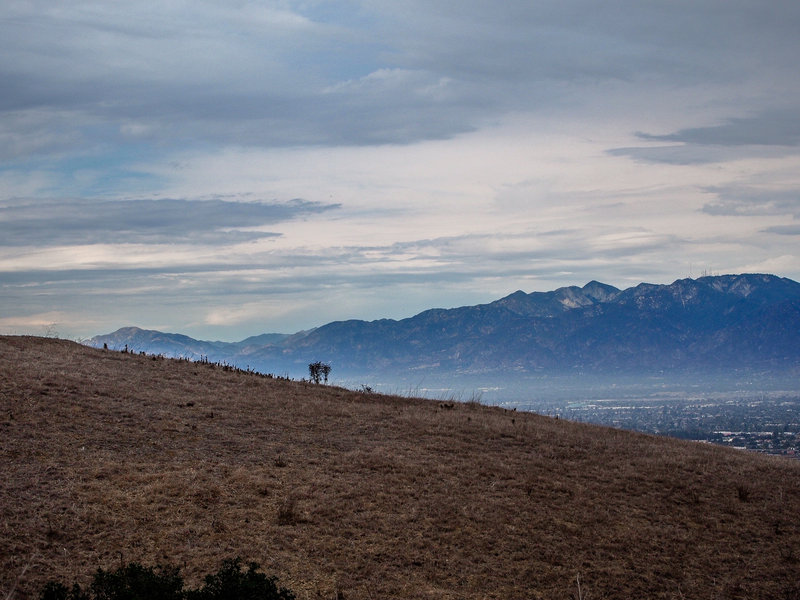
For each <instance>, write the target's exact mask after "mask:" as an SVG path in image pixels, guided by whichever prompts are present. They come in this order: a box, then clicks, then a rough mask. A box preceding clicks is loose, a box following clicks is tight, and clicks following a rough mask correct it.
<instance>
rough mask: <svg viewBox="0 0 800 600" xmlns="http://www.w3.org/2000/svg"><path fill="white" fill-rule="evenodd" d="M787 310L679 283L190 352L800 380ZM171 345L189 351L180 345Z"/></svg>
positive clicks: (792, 313)
mask: <svg viewBox="0 0 800 600" xmlns="http://www.w3.org/2000/svg"><path fill="white" fill-rule="evenodd" d="M798 302H800V284H798V283H797V282H794V281H791V280H789V279H784V278H779V277H775V276H773V275H759V274H756V275H725V276H719V277H701V278H699V279H681V280H678V281H675V282H674V283H672V284H670V285H653V284H640V285H638V286H636V287H632V288H629V289H626V290H619V289H617V288H615V287H613V286H609V285H605V284H602V283H599V282H596V281H593V282H590V283H588V284H586V285H585V286H584V287H582V288H580V287H575V286H572V287H565V288H560V289H558V290H554V291H551V292H535V293H531V294H526V293H524V292H521V291H518V292H515V293H513V294H511V295H509V296H507V297H505V298H502V299H500V300H497V301H495V302H492V303H489V304H483V305H478V306H465V307H461V308H455V309H433V310H428V311H425V312H422V313H420V314H418V315H416V316H414V317H411V318H408V319H403V320H400V321H395V320H390V319H383V320H378V321H372V322H366V321H357V320H353V321H340V322H334V323H328V324H327V325H323V326H321V327H319V328H317V329H315V330H313V331H310V332H302V333H301V334H298V335H294V336H290V337H284V338H277V337H273V338H269V343H265V344H264V345H261V346H259V345H258V344H249V345H248V346H247V348H246V350H245V349H244V348H242V346H241V344H228V345H220V344H219V343H214V342H202V343H200V342H198V343H197V345H196V348H198V349H201V353H204V354H206V355H210V356H213V357H216V359H217V360H225V361H228V362H232V363H235V364H239V365H240V366H243V364H244V363H247V364H248V365H250V366H253V367H254V368H258V369H260V370H264V371H267V372H275V373H284V372H286V373H290V374H292V375H294V376H302V375H303V374H304V372H305V367H306V365H307V364H308V363H309V362H311V361H315V360H323V361H328V362H330V363H332V364H333V365H334V369H335V372H336V373H337V374H338V375H359V376H368V375H374V374H377V373H391V374H398V373H402V372H405V373H413V372H421V373H422V372H424V373H429V374H438V375H440V376H441V375H452V374H458V373H461V374H489V375H493V376H495V377H507V376H508V375H509V374H510V373H517V374H524V373H540V372H551V373H573V372H581V373H604V374H607V373H636V372H645V373H653V372H655V373H658V372H662V371H675V372H714V373H716V372H724V371H731V370H747V369H751V370H757V371H760V370H770V369H776V370H785V369H798V368H800V317H798V310H797V306H798ZM112 336H113V337H108V336H98V337H96V338H93V340H92V343H93V344H94V345H101V344H102V343H103V342H106V341H107V340H108V339H113V347H120V343H121V342H122V341H123V340H124V339H125V334H124V332H122V333H121V332H116V333H115V334H112ZM133 338H135V339H136V340H137V343H136V344H134V343H133V342H131V347H139V346H138V344H139V343H140V340H141V337H140V336H139V335H138V334H137V335H136V336H132V339H133ZM264 341H265V342H266V341H267V340H264ZM174 342H175V346H176V347H181V348H184V347H185V348H194V347H193V346H192V345H191V344H190V343H189V342H188V341H186V340H184V339H177V338H176V339H175V341H174ZM203 344H208V346H204V345H203ZM145 345H146V344H145ZM162 347H166V346H159V345H157V344H154V348H156V349H157V348H162ZM144 349H146V350H148V351H156V350H151V349H148V348H144ZM173 354H174V353H173Z"/></svg>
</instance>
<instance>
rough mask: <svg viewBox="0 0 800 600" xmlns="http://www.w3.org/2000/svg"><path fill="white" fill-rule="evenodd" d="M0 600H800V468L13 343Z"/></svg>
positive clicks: (5, 428) (1, 421)
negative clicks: (49, 597) (245, 573)
mask: <svg viewBox="0 0 800 600" xmlns="http://www.w3.org/2000/svg"><path fill="white" fill-rule="evenodd" d="M0 464H1V465H2V483H0V598H6V597H7V596H8V595H9V594H10V592H11V589H12V587H14V586H15V585H16V590H15V592H14V598H16V599H25V598H32V597H35V596H36V595H37V593H38V590H39V589H40V586H41V585H42V584H43V583H44V581H45V580H46V579H48V578H53V577H58V578H61V579H62V580H65V581H69V582H72V581H74V580H78V581H80V582H81V583H86V582H87V581H88V580H89V578H90V577H91V575H92V573H93V572H94V570H95V569H96V568H97V567H98V566H101V567H104V568H110V567H115V566H117V565H118V564H119V563H120V562H122V561H124V562H129V561H134V560H135V561H139V562H142V563H144V564H146V565H155V564H157V563H164V562H169V563H171V564H176V565H179V566H181V567H182V572H183V574H184V575H185V577H186V579H187V584H188V585H196V584H197V583H199V578H200V576H201V575H203V574H206V573H210V572H213V571H216V569H217V568H218V567H219V565H220V562H221V560H222V559H224V558H230V557H234V556H237V555H238V556H241V557H242V558H243V559H245V560H248V561H249V560H254V561H256V562H259V563H260V564H261V565H262V567H263V569H264V570H265V571H266V572H267V573H273V574H276V575H278V576H279V577H280V580H281V584H282V585H285V586H287V587H289V588H290V589H292V590H293V591H294V592H295V593H296V594H297V597H298V598H299V599H301V600H303V599H306V598H330V599H333V598H336V597H337V593H341V594H342V595H343V597H344V598H347V599H361V598H363V599H378V598H437V599H438V598H441V599H444V598H448V599H450V598H452V599H455V598H459V599H460V598H468V599H471V598H475V599H477V598H563V599H567V598H576V597H577V596H578V585H577V584H578V581H579V582H580V589H581V595H582V597H583V598H589V599H591V600H594V599H599V598H704V599H706V598H707V599H713V598H764V599H767V598H769V599H776V598H777V599H790V598H798V597H800V584H798V580H799V579H800V578H799V577H798V575H799V574H800V523H799V520H798V515H799V514H800V462H795V461H789V460H786V459H778V458H768V457H763V456H758V455H752V454H744V453H740V452H736V451H732V450H728V449H724V448H717V447H711V446H706V445H699V444H693V443H687V442H681V441H678V440H670V439H663V438H655V437H649V436H645V435H639V434H635V433H630V432H623V431H615V430H610V429H604V428H600V427H595V426H589V425H582V424H577V423H569V422H565V421H557V420H552V419H549V418H545V417H541V416H537V415H532V414H522V413H516V412H507V411H504V410H502V409H499V408H491V407H483V406H479V405H476V404H474V403H473V404H456V405H455V406H454V407H453V408H448V409H445V408H443V407H441V406H440V403H437V402H431V401H422V400H414V399H407V398H397V397H387V396H372V395H366V394H361V393H357V392H350V391H347V390H343V389H339V388H334V387H325V386H314V385H311V384H304V383H299V382H288V381H279V380H269V379H264V378H260V377H256V376H252V375H244V374H236V373H230V372H223V371H222V370H221V369H215V368H213V367H211V366H207V365H197V364H190V363H185V362H177V361H168V360H154V359H153V358H151V357H143V356H137V355H130V354H120V353H116V352H104V351H101V350H93V349H89V348H85V347H82V346H79V345H77V344H73V343H70V342H66V341H60V340H51V339H37V338H25V337H0Z"/></svg>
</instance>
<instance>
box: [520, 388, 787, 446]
mask: <svg viewBox="0 0 800 600" xmlns="http://www.w3.org/2000/svg"><path fill="white" fill-rule="evenodd" d="M535 412H540V413H542V414H549V415H551V416H558V417H560V418H564V419H570V420H573V421H582V422H587V423H596V424H600V425H607V426H609V427H616V428H620V429H629V430H634V431H642V432H645V433H653V434H658V435H667V436H671V437H677V438H683V439H689V440H697V441H704V442H710V443H714V444H719V445H723V446H730V447H733V448H741V449H745V450H752V451H757V452H762V453H765V454H777V455H783V456H790V457H793V458H800V393H797V392H788V391H771V392H758V393H756V394H754V395H749V394H748V393H741V392H717V393H714V392H710V393H702V394H698V395H689V396H680V395H677V394H676V395H674V396H660V397H655V398H652V397H650V398H624V399H619V398H593V399H590V400H581V401H574V402H567V403H566V404H559V403H549V404H544V405H542V406H539V407H536V410H535Z"/></svg>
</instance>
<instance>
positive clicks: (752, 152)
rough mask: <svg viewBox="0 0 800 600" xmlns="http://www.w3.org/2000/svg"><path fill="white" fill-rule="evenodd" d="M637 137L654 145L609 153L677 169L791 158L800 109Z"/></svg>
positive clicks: (799, 139) (799, 132)
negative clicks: (760, 159)
mask: <svg viewBox="0 0 800 600" xmlns="http://www.w3.org/2000/svg"><path fill="white" fill-rule="evenodd" d="M636 136H637V137H638V138H639V139H640V140H642V141H644V142H650V143H651V144H650V145H648V146H630V147H625V148H613V149H611V150H609V151H608V152H609V153H610V154H612V155H615V156H630V157H631V158H634V159H636V160H641V161H646V162H661V163H667V164H675V165H692V164H708V163H715V162H717V163H719V162H725V161H730V160H740V159H743V158H780V157H783V156H791V155H795V154H798V150H797V147H798V146H800V105H798V106H796V107H794V108H790V109H789V108H787V109H780V110H778V109H770V110H766V111H763V112H761V113H760V114H758V115H756V116H752V117H743V118H728V119H726V120H725V121H724V122H723V123H721V124H718V125H710V126H705V127H690V128H686V129H681V130H678V131H676V132H673V133H668V134H651V133H643V132H638V133H637V134H636ZM654 144H655V145H654Z"/></svg>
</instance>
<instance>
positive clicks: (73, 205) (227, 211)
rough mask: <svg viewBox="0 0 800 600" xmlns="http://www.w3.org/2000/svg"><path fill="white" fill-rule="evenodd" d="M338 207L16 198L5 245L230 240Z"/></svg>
mask: <svg viewBox="0 0 800 600" xmlns="http://www.w3.org/2000/svg"><path fill="white" fill-rule="evenodd" d="M337 207H338V206H337V205H335V204H321V203H318V202H309V201H304V200H292V201H290V202H284V203H279V202H274V201H273V202H258V201H248V202H242V201H235V200H234V201H232V200H223V199H209V200H187V199H158V200H153V199H141V200H99V199H85V198H84V199H81V198H78V199H75V198H65V199H46V200H35V199H30V200H12V201H6V202H2V203H0V240H1V241H0V245H2V246H39V247H47V246H60V245H67V244H79V245H90V244H142V243H148V244H170V243H187V242H190V243H192V244H221V243H228V244H230V243H238V242H243V241H249V240H255V239H260V238H265V237H271V236H277V235H279V234H278V233H274V232H269V231H264V230H263V227H265V226H270V225H275V224H277V223H280V222H284V221H288V220H291V219H296V218H299V217H302V216H304V215H309V214H314V213H320V212H323V211H327V210H332V209H335V208H337Z"/></svg>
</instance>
